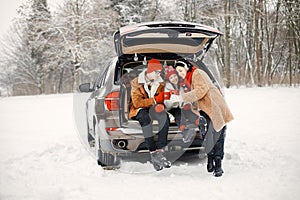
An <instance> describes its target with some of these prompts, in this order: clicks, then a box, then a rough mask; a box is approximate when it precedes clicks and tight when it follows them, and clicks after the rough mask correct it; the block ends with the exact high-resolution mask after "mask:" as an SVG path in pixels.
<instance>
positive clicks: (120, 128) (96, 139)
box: [79, 22, 222, 168]
mask: <svg viewBox="0 0 300 200" xmlns="http://www.w3.org/2000/svg"><path fill="white" fill-rule="evenodd" d="M220 35H222V33H221V32H220V31H218V30H216V29H214V28H212V27H209V26H204V25H201V24H194V23H185V22H151V23H142V24H135V25H131V26H126V27H122V28H120V30H118V31H117V32H116V33H115V34H114V43H115V50H116V53H117V56H116V57H114V58H111V60H110V61H109V62H108V64H107V65H106V66H105V67H104V70H103V71H101V72H100V74H99V76H98V78H97V79H96V81H95V82H94V83H93V84H90V83H84V84H81V85H80V86H79V90H80V91H81V92H88V93H91V95H90V97H89V99H88V100H87V102H86V117H87V130H88V133H87V140H88V143H89V145H90V148H92V149H94V150H95V151H94V152H95V154H96V157H97V160H98V164H99V165H101V166H102V167H104V168H115V167H118V166H119V165H120V160H121V158H122V157H124V156H133V155H137V154H140V153H142V152H146V151H147V149H146V146H145V142H144V136H143V133H142V129H141V126H140V125H139V122H138V121H136V120H132V119H130V118H129V117H128V115H129V108H130V104H131V98H130V91H131V87H130V81H131V80H133V79H134V78H135V77H137V75H138V74H139V73H140V72H141V71H143V69H145V68H146V67H147V61H148V60H150V59H151V58H156V59H158V60H159V61H160V62H161V63H162V64H163V66H166V65H173V66H174V63H175V61H176V60H178V59H186V60H188V61H189V62H190V63H192V64H193V65H194V66H196V67H199V68H201V69H202V70H204V71H205V72H206V73H207V74H208V75H209V77H210V78H211V80H212V81H213V83H215V85H216V86H217V87H218V88H219V89H220V87H219V84H218V82H217V80H216V79H215V77H214V76H213V74H212V72H211V71H212V69H208V67H207V66H206V65H205V64H204V63H203V62H202V59H203V56H204V54H205V53H206V52H207V51H208V49H209V48H210V46H211V45H212V43H213V41H214V40H215V39H216V38H217V37H218V36H220ZM170 117H171V118H170V119H171V124H170V127H169V134H168V146H167V148H166V150H167V152H178V155H177V156H175V157H174V160H175V159H176V158H178V157H179V156H180V155H182V152H184V151H186V150H195V149H203V147H202V142H203V137H202V136H201V134H199V133H198V134H197V136H196V137H195V139H194V140H193V142H192V143H191V144H189V145H186V144H185V143H183V142H182V134H181V133H180V131H179V130H178V127H177V126H176V124H175V123H174V121H173V120H172V116H170ZM153 123H154V130H155V127H156V124H155V121H154V122H153ZM156 128H157V127H156Z"/></svg>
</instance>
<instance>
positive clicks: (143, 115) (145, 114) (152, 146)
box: [135, 106, 170, 151]
mask: <svg viewBox="0 0 300 200" xmlns="http://www.w3.org/2000/svg"><path fill="white" fill-rule="evenodd" d="M135 119H136V120H138V121H139V123H140V125H141V126H142V131H143V134H144V137H145V142H146V145H147V147H148V149H149V151H155V150H156V149H161V148H164V147H165V146H166V145H167V141H168V138H167V136H168V131H169V124H170V122H169V121H170V120H169V116H168V115H167V113H166V112H165V111H162V112H160V113H158V112H156V111H155V109H154V107H153V106H152V107H151V108H142V109H140V110H139V112H138V114H137V116H136V117H135ZM153 120H157V121H158V140H157V143H155V141H154V133H153V125H152V122H153Z"/></svg>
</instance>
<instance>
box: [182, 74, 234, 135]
mask: <svg viewBox="0 0 300 200" xmlns="http://www.w3.org/2000/svg"><path fill="white" fill-rule="evenodd" d="M182 99H183V101H184V102H185V103H191V102H198V106H199V108H200V109H201V110H203V111H204V112H205V113H206V114H207V115H208V116H209V117H210V119H211V121H212V123H213V127H214V129H215V130H216V131H220V130H221V129H222V128H223V127H224V126H225V125H226V124H227V123H228V122H230V121H231V120H233V116H232V114H231V112H230V110H229V107H228V105H227V103H226V101H225V99H224V97H223V96H222V94H221V92H220V91H219V90H218V88H217V87H216V86H215V85H214V84H213V83H212V81H211V80H210V78H209V77H208V75H207V74H206V73H205V72H204V71H203V70H200V69H196V70H195V71H194V73H193V75H192V83H191V91H190V92H187V93H185V94H182ZM194 112H197V113H198V112H199V111H196V110H194Z"/></svg>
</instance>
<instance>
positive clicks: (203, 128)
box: [196, 115, 207, 135]
mask: <svg viewBox="0 0 300 200" xmlns="http://www.w3.org/2000/svg"><path fill="white" fill-rule="evenodd" d="M196 124H197V125H198V127H199V131H200V133H201V134H202V135H205V134H206V132H207V121H206V119H205V117H203V116H202V115H200V117H199V118H198V120H197V121H196Z"/></svg>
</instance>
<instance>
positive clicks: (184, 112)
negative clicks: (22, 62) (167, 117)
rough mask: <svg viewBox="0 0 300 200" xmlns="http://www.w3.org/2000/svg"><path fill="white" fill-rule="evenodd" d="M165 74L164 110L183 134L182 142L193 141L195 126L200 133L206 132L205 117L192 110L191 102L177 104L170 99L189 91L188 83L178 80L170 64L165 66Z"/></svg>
mask: <svg viewBox="0 0 300 200" xmlns="http://www.w3.org/2000/svg"><path fill="white" fill-rule="evenodd" d="M164 75H165V101H164V104H165V106H166V110H167V111H168V112H169V113H170V114H172V115H173V116H174V118H175V122H176V124H177V125H178V126H179V129H180V131H182V134H183V136H182V137H183V138H182V140H183V142H184V143H189V142H192V141H193V138H194V137H195V135H196V131H195V128H196V127H197V126H199V130H200V133H201V134H202V135H204V134H205V133H206V126H207V123H206V119H205V118H204V117H203V116H201V115H200V114H199V112H198V113H194V112H192V110H191V108H192V106H196V105H193V104H192V103H187V104H185V105H179V103H178V102H173V101H172V100H170V98H171V97H172V95H182V94H183V93H186V92H188V91H190V87H189V85H188V83H186V82H185V81H184V80H180V79H179V77H178V75H177V72H176V70H175V69H174V67H172V66H166V67H165V70H164Z"/></svg>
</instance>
